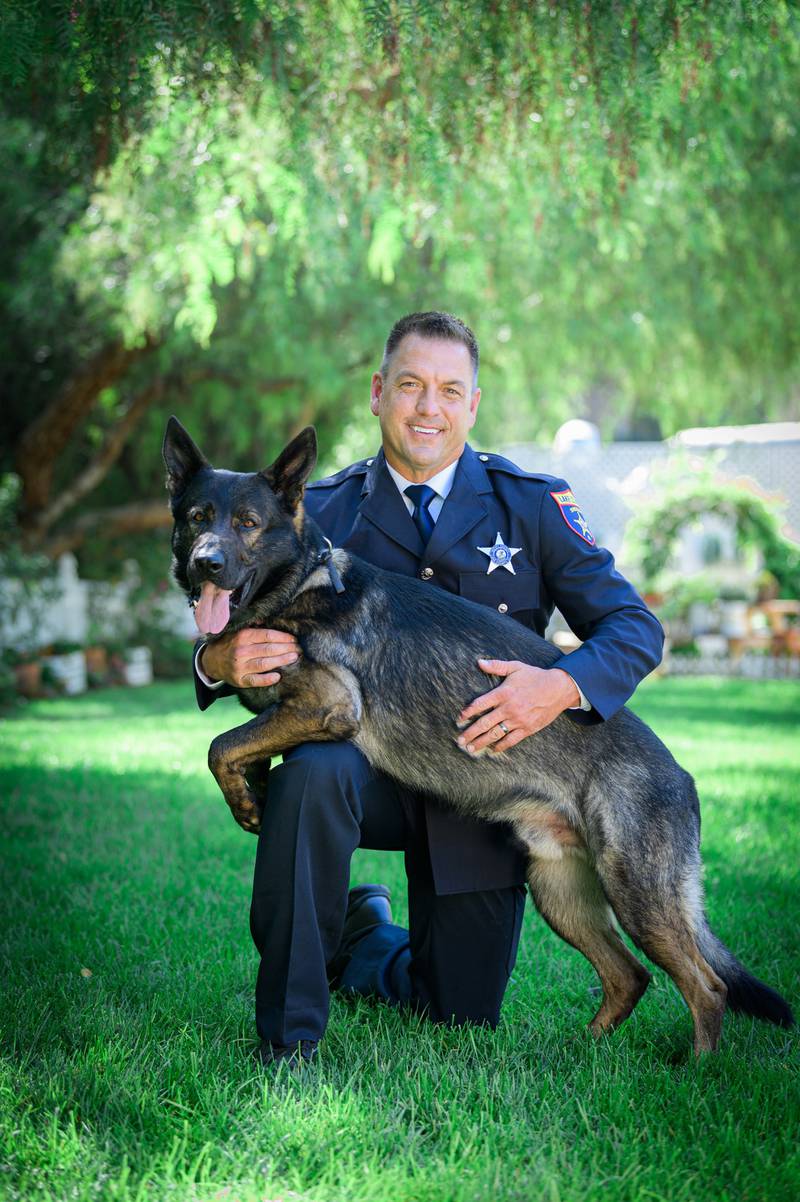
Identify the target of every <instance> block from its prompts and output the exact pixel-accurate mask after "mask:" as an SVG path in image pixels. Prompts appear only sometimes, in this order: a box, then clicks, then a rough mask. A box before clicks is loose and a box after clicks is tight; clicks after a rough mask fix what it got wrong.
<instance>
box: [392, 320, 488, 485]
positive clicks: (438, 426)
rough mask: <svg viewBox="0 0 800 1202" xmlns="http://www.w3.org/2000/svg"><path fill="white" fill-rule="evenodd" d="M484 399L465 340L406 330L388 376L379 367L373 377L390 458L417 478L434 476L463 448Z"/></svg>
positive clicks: (412, 477) (393, 357)
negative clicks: (454, 340)
mask: <svg viewBox="0 0 800 1202" xmlns="http://www.w3.org/2000/svg"><path fill="white" fill-rule="evenodd" d="M480 399H481V390H480V389H479V388H473V370H472V360H471V359H470V354H469V350H468V349H467V347H466V346H464V344H463V343H462V342H451V341H449V340H448V339H442V338H423V337H421V336H420V335H419V334H407V335H406V337H405V338H404V339H403V341H402V342H401V343H400V345H399V346H398V347H397V348H396V350H395V352H394V354H393V355H392V357H391V359H390V360H389V365H388V368H387V371H386V379H384V378H383V377H382V376H381V374H380V372H375V374H374V376H373V377H372V401H371V409H372V412H373V413H374V414H375V416H376V417H377V418H378V419H379V420H380V423H381V437H382V439H383V450H384V454H385V455H386V459H387V462H388V463H389V464H391V466H392V467H393V468H395V470H396V471H398V472H401V473H402V475H404V476H405V477H406V478H407V479H409V480H414V481H416V482H417V483H421V482H422V481H424V480H429V479H430V478H431V476H435V475H436V473H437V472H440V471H441V470H442V468H445V467H447V466H448V464H450V463H452V462H453V461H454V460H456V459H458V457H459V455H460V454H461V452H462V451H463V449H464V443H465V442H466V440H467V433H468V431H469V430H471V429H472V427H473V426H474V425H475V416H476V414H477V412H478V403H479V401H480Z"/></svg>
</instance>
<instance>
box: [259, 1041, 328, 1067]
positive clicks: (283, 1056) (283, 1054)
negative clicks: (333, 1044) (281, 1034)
mask: <svg viewBox="0 0 800 1202" xmlns="http://www.w3.org/2000/svg"><path fill="white" fill-rule="evenodd" d="M318 1048H319V1041H318V1040H316V1039H301V1040H300V1041H299V1042H298V1043H292V1044H289V1045H288V1047H284V1045H283V1044H280V1043H270V1042H269V1040H267V1039H262V1040H261V1046H260V1047H259V1049H258V1058H259V1060H260V1061H261V1063H262V1065H263V1066H264V1067H265V1068H268V1067H269V1066H271V1065H273V1064H283V1063H287V1064H289V1065H290V1067H291V1068H301V1067H302V1066H303V1065H304V1064H311V1062H312V1061H313V1060H314V1059H315V1058H316V1055H317V1050H318Z"/></svg>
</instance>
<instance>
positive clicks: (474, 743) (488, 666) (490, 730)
mask: <svg viewBox="0 0 800 1202" xmlns="http://www.w3.org/2000/svg"><path fill="white" fill-rule="evenodd" d="M478 667H480V668H482V669H483V671H484V672H486V673H487V674H488V675H489V676H504V677H505V680H504V681H503V683H502V684H500V685H498V686H497V688H496V689H492V691H491V692H490V693H484V694H483V695H482V696H480V697H476V698H475V700H474V701H473V702H472V703H471V704H470V705H468V706H467V707H466V709H464V710H462V711H461V714H460V715H459V718H458V725H459V726H464V724H465V723H471V725H469V726H467V728H466V730H464V731H462V733H461V734H460V735H459V738H458V745H459V747H464V748H465V749H466V751H468V752H469V754H470V755H475V754H476V753H477V752H479V751H482V750H484V749H485V748H489V750H490V751H492V752H497V751H508V749H509V747H514V746H516V744H517V743H520V742H522V740H523V739H525V738H527V737H528V735H532V734H535V733H536V731H537V730H543V729H544V727H545V726H549V725H550V723H551V722H553V721H554V720H555V719H556V718H557V717H558V715H559V714H563V712H564V710H566V709H569V708H570V707H571V706H578V705H580V703H581V699H580V694H579V692H578V687H577V685H576V684H575V681H574V680H573V679H572V677H571V676H569V675H568V674H567V673H566V672H564V671H563V670H562V669H561V668H534V667H532V666H531V665H530V664H522V663H520V662H519V661H518V660H504V659H479V660H478ZM479 714H480V715H481V717H478V715H479ZM473 718H477V719H478V720H477V721H476V722H473V721H472V719H473Z"/></svg>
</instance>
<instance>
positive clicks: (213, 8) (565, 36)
mask: <svg viewBox="0 0 800 1202" xmlns="http://www.w3.org/2000/svg"><path fill="white" fill-rule="evenodd" d="M4 19H5V23H6V24H5V30H4V31H3V30H0V34H2V33H3V32H5V37H4V38H3V37H0V42H2V44H3V46H4V56H3V57H2V58H0V75H5V77H6V78H7V80H8V81H9V82H8V83H7V85H6V86H5V89H4V110H5V116H4V118H3V129H2V131H0V132H2V133H3V134H4V138H3V142H4V145H5V147H6V163H5V171H4V176H5V178H6V179H7V180H8V181H9V185H10V186H9V188H8V190H7V194H6V197H5V199H4V201H2V202H0V204H2V209H0V219H2V224H3V228H4V229H6V230H7V231H9V236H8V237H7V238H6V241H5V245H4V246H3V249H2V262H3V273H2V278H3V281H4V283H3V284H2V285H0V286H1V287H2V289H3V293H2V302H3V306H4V309H5V311H6V313H7V320H6V321H5V322H4V332H3V334H2V335H0V337H2V338H3V339H4V344H3V345H2V356H1V357H2V360H3V362H4V363H5V364H7V366H6V368H5V369H4V380H3V385H4V391H5V393H6V395H7V397H8V398H9V404H8V406H7V408H6V415H5V418H4V421H5V423H6V429H5V430H4V433H5V434H6V435H7V436H8V442H9V444H10V445H14V444H16V446H17V456H16V467H17V470H18V471H19V474H20V476H21V478H22V482H23V490H24V492H23V495H24V506H23V514H22V521H23V525H24V529H25V531H26V534H27V538H28V541H29V542H30V543H31V545H35V546H40V547H44V548H46V549H48V550H49V551H50V552H51V553H55V552H56V551H58V550H60V549H64V548H65V547H73V548H76V547H80V546H81V545H82V543H83V542H84V541H85V540H86V539H87V536H88V535H89V534H91V535H92V536H93V537H97V536H98V535H100V534H101V533H103V532H105V533H106V534H114V533H115V532H119V531H120V530H122V529H124V530H125V531H126V532H128V531H130V530H131V529H132V528H136V527H137V525H138V526H140V527H143V528H148V527H149V526H151V525H152V524H166V523H167V521H168V518H167V513H166V508H165V507H162V504H161V501H160V498H159V492H160V480H159V477H160V467H159V462H158V441H159V433H160V428H161V427H163V422H164V417H165V415H166V413H167V411H168V410H169V409H170V408H176V409H179V411H180V414H181V416H182V418H183V419H184V420H185V421H186V423H187V424H188V425H189V426H190V428H191V429H192V431H193V433H195V434H196V435H197V437H198V439H199V440H200V441H201V443H204V445H206V446H207V447H208V448H209V449H210V450H213V453H214V455H215V456H217V457H218V459H219V461H220V462H226V463H231V464H234V465H241V466H247V467H251V466H253V456H254V454H260V455H263V457H264V459H265V460H266V459H267V458H268V457H271V455H272V454H274V452H275V449H276V446H277V444H279V443H280V442H281V441H282V440H284V439H285V438H286V437H288V435H289V434H291V433H292V432H293V431H294V430H295V429H296V428H297V427H298V426H299V425H300V424H302V423H304V422H306V421H308V420H309V419H311V418H313V420H314V421H315V422H316V424H317V425H318V427H320V428H321V435H322V441H323V445H324V446H326V447H328V448H329V449H328V453H327V462H328V464H329V465H330V464H332V463H333V462H335V461H336V459H337V458H338V457H339V456H340V455H341V456H342V457H345V456H346V455H347V454H350V453H352V454H357V453H366V451H367V449H368V448H369V446H371V445H372V443H373V441H374V432H372V431H371V427H370V425H369V422H368V420H367V419H366V417H365V416H364V413H365V406H364V399H365V398H364V397H363V394H364V391H365V388H366V384H367V382H368V375H369V370H370V369H371V367H372V366H373V364H374V363H375V362H376V360H377V357H378V352H379V347H380V342H381V339H382V337H383V336H385V332H386V330H387V329H388V326H389V325H390V324H391V320H392V319H393V318H394V317H395V316H397V315H398V314H399V313H400V312H404V311H408V310H409V309H412V308H417V307H448V308H452V309H454V310H456V311H459V312H461V313H462V314H463V315H465V316H466V317H467V319H468V320H470V319H471V320H472V321H473V323H474V324H475V325H476V326H477V330H478V333H479V336H480V338H481V342H482V350H483V363H484V367H483V369H482V383H483V385H484V390H485V393H486V397H487V403H486V404H485V405H484V406H483V407H482V410H481V421H482V426H481V427H479V430H478V437H479V438H480V437H481V436H482V437H484V438H486V439H487V440H489V439H492V438H500V439H503V438H506V439H508V437H509V435H510V434H511V432H512V431H513V435H514V437H532V436H534V435H536V434H539V433H541V432H547V431H548V430H552V429H553V427H554V426H555V425H556V424H558V423H559V422H560V421H561V420H563V418H564V417H566V416H570V415H572V414H573V413H574V412H575V408H576V406H580V407H581V409H582V410H583V411H585V412H588V414H589V415H590V416H592V417H594V418H595V420H599V421H600V422H601V424H603V425H604V426H605V428H606V429H607V430H610V429H611V428H612V427H613V425H614V423H615V422H616V421H617V420H619V419H621V418H626V417H627V418H630V417H636V416H637V415H642V414H645V415H654V416H655V417H657V418H659V419H660V420H661V423H662V426H663V427H664V428H665V430H666V431H667V432H669V431H670V430H672V429H674V428H676V427H677V426H679V425H680V424H684V423H686V422H687V421H689V422H696V421H698V420H703V419H705V420H711V421H714V420H722V419H725V418H727V419H729V420H730V419H734V420H735V419H751V420H752V419H757V418H759V417H770V416H781V415H788V414H789V412H790V411H791V407H792V405H793V404H795V403H796V393H797V359H798V346H797V331H796V322H795V321H794V320H793V311H792V306H791V303H790V299H791V291H792V285H793V280H794V278H796V276H797V270H798V266H800V264H798V263H797V261H796V260H797V246H796V240H795V239H794V237H793V230H794V229H795V228H796V224H797V216H798V214H797V200H796V189H795V188H794V187H793V185H792V179H793V178H794V177H796V173H797V170H798V150H797V141H798V140H797V136H796V132H795V129H794V126H793V124H792V121H793V118H792V112H793V105H794V96H795V94H796V86H797V76H798V53H799V51H798V45H799V43H798V40H797V37H796V32H797V31H796V17H795V15H794V10H793V8H792V7H791V6H790V5H788V4H785V3H777V2H772V3H766V4H765V3H756V2H755V0H753V2H751V3H747V2H745V3H742V4H740V5H738V6H735V7H734V6H730V5H728V4H727V3H722V2H721V0H716V2H715V0H709V3H707V4H705V5H704V6H702V8H701V7H700V6H697V5H694V4H690V3H678V2H676V0H670V2H669V3H668V2H667V0H663V2H657V3H654V4H651V3H643V2H640V3H624V4H614V5H605V4H587V3H581V4H578V3H564V4H559V5H557V6H554V5H538V4H537V5H530V4H527V3H525V4H523V3H504V4H500V5H498V4H495V3H490V2H489V0H485V2H484V0H474V2H471V3H468V4H466V5H463V4H461V5H455V4H453V3H451V2H450V0H448V2H446V3H443V4H438V5H435V6H434V5H430V4H424V3H419V2H415V0H408V2H404V3H399V0H398V2H395V0H390V2H387V3H381V4H377V5H368V6H362V5H360V4H357V3H354V2H353V3H350V2H342V0H337V2H334V3H330V2H327V3H322V2H321V0H308V2H307V3H306V4H305V5H303V6H298V5H295V4H290V3H288V2H287V3H282V4H278V3H266V2H256V0H251V2H250V3H239V4H236V5H230V6H228V5H218V4H215V5H210V4H209V5H206V6H205V7H203V6H199V7H198V6H197V5H196V4H194V3H192V4H190V3H188V0H187V2H184V0H173V2H172V3H171V4H170V5H168V6H165V5H161V4H158V5H157V4H155V3H152V2H149V0H136V3H133V2H132V0H118V3H116V4H115V5H114V6H108V5H105V4H100V3H97V2H95V3H86V2H82V0H74V2H73V4H72V5H71V6H67V5H56V6H53V5H46V4H42V3H35V2H34V3H29V2H26V3H25V4H22V3H12V4H10V5H7V6H6V9H5V17H4ZM454 31H457V36H454ZM368 431H369V432H368ZM256 448H257V450H256ZM104 554H105V552H104Z"/></svg>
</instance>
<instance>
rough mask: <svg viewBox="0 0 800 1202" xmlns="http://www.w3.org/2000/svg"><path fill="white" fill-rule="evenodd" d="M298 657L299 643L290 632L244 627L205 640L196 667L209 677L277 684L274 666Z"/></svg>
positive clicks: (240, 685)
mask: <svg viewBox="0 0 800 1202" xmlns="http://www.w3.org/2000/svg"><path fill="white" fill-rule="evenodd" d="M299 658H300V644H299V643H298V642H297V639H296V638H295V637H294V635H292V634H286V633H285V632H284V631H282V630H257V629H253V628H248V629H246V630H237V631H236V632H235V633H234V634H226V635H223V636H222V638H221V639H215V640H214V642H213V643H207V644H206V646H205V647H204V648H203V650H202V651H201V653H200V667H201V668H202V669H203V671H204V672H205V674H206V676H207V677H208V678H209V680H224V681H225V684H229V685H231V686H232V687H233V688H234V689H252V688H258V687H260V686H266V685H271V684H277V683H278V681H279V680H280V678H281V674H280V672H278V671H277V669H278V668H285V667H286V666H287V665H288V664H293V663H295V661H296V660H298V659H299Z"/></svg>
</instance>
